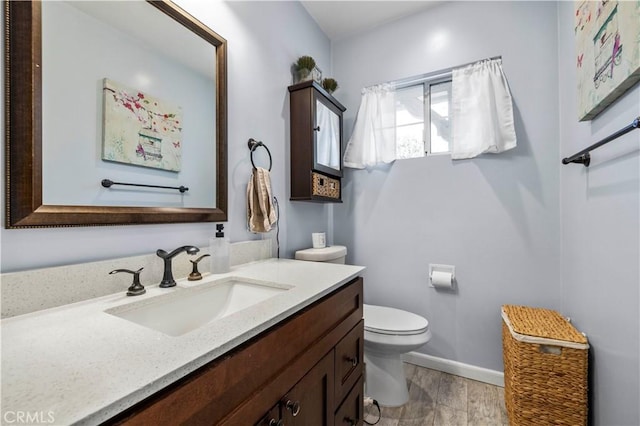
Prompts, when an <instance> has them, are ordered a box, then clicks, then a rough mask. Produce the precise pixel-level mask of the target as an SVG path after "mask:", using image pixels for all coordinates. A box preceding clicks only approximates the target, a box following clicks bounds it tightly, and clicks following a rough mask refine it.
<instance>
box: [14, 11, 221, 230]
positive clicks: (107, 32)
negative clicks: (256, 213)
mask: <svg viewBox="0 0 640 426" xmlns="http://www.w3.org/2000/svg"><path fill="white" fill-rule="evenodd" d="M153 6H155V7H153ZM5 14H6V18H7V19H6V22H8V33H7V34H8V37H6V38H5V43H6V46H5V52H7V54H8V55H7V57H6V59H5V63H6V64H7V66H6V67H5V70H6V73H5V77H6V80H7V81H8V83H9V84H8V90H6V91H5V96H6V98H7V99H6V104H7V105H8V108H7V109H8V111H7V114H6V120H7V122H6V129H7V134H6V138H5V144H6V146H7V153H8V155H7V158H6V172H7V180H8V184H9V191H7V197H6V202H7V204H8V208H7V221H6V226H7V227H40V226H69V225H71V226H74V225H75V226H83V225H84V226H86V225H106V224H131V223H170V222H205V221H224V220H226V217H227V213H226V205H227V188H226V186H227V185H226V173H227V165H226V146H227V141H226V138H227V129H226V41H225V40H224V39H223V38H221V37H220V36H218V35H217V34H216V33H214V32H213V31H212V30H210V29H209V28H207V27H206V26H204V25H203V24H202V23H200V22H199V21H197V20H195V18H193V17H192V16H190V15H189V14H187V13H186V12H185V11H183V10H182V9H180V8H179V7H178V6H176V5H175V4H173V3H172V2H169V1H150V2H94V1H88V2H39V1H32V2H5ZM41 18H42V21H41ZM25 93H32V94H33V96H32V97H29V96H24V94H25ZM102 179H111V180H113V181H118V182H130V183H139V184H149V185H160V186H170V187H179V186H186V187H188V188H189V190H188V191H187V192H185V193H180V192H179V191H168V190H165V189H150V188H136V187H116V186H114V187H112V188H111V189H106V188H103V187H102V186H101V185H100V182H101V181H102Z"/></svg>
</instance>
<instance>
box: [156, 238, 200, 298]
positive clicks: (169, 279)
mask: <svg viewBox="0 0 640 426" xmlns="http://www.w3.org/2000/svg"><path fill="white" fill-rule="evenodd" d="M183 251H186V252H187V253H188V254H191V255H194V254H196V253H198V252H199V251H200V249H199V248H198V247H194V246H182V247H178V248H177V249H175V250H174V251H172V252H171V253H167V252H166V251H164V250H162V249H158V251H156V254H157V255H158V257H160V258H162V260H164V275H163V277H162V281H161V282H160V287H163V288H166V287H174V286H175V285H176V281H175V280H174V279H173V270H172V269H171V259H173V258H174V257H176V256H177V255H179V254H180V253H182V252H183Z"/></svg>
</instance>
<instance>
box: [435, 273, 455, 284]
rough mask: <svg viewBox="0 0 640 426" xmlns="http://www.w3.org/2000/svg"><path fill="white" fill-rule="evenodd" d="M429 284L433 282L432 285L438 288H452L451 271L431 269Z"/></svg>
mask: <svg viewBox="0 0 640 426" xmlns="http://www.w3.org/2000/svg"><path fill="white" fill-rule="evenodd" d="M431 284H433V286H434V287H439V288H452V287H453V275H452V274H451V272H445V271H432V272H431Z"/></svg>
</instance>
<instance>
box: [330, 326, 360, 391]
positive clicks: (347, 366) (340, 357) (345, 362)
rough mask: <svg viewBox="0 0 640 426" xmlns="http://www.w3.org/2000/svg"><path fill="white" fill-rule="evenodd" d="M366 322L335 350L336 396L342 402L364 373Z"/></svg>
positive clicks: (349, 334)
mask: <svg viewBox="0 0 640 426" xmlns="http://www.w3.org/2000/svg"><path fill="white" fill-rule="evenodd" d="M363 351H364V320H361V321H360V322H359V323H358V325H356V326H355V327H353V329H351V331H350V332H349V333H348V334H347V335H346V336H344V338H342V340H340V342H339V343H338V344H337V345H336V349H335V396H336V401H337V402H340V401H342V399H343V398H344V396H345V395H346V394H347V392H349V389H351V388H352V387H353V385H354V384H355V383H356V381H357V380H358V378H359V377H360V376H362V373H363V368H362V365H363V353H364V352H363Z"/></svg>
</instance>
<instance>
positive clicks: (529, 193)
mask: <svg viewBox="0 0 640 426" xmlns="http://www.w3.org/2000/svg"><path fill="white" fill-rule="evenodd" d="M480 16H481V17H482V19H478V17H480ZM556 41H557V31H556V5H555V3H547V2H508V3H505V2H451V3H446V4H443V5H440V6H437V7H435V8H433V9H429V10H428V11H426V12H424V13H421V14H416V15H413V16H411V17H408V18H405V19H402V20H400V21H397V22H395V23H391V24H389V25H386V26H384V27H380V28H378V29H375V30H373V31H371V32H369V33H365V34H362V35H360V36H357V37H353V38H350V39H346V40H343V41H340V42H337V43H334V46H333V55H334V57H333V61H334V73H335V75H336V79H337V80H338V81H339V82H340V84H341V86H342V87H343V88H344V89H340V91H338V92H337V96H338V97H339V98H340V100H341V101H343V102H344V103H345V106H346V107H347V118H346V122H347V125H346V127H347V129H346V134H347V135H350V133H351V127H352V125H353V121H354V117H355V114H356V111H357V109H358V105H359V101H360V88H361V87H363V86H367V85H371V84H375V83H379V82H384V81H389V80H394V79H398V78H402V77H409V76H412V75H418V74H423V73H427V72H431V71H437V70H440V69H444V68H448V67H452V66H455V65H459V64H464V63H467V62H471V61H475V60H479V59H484V58H487V57H491V56H496V55H502V60H503V66H504V70H505V73H506V75H507V79H508V81H509V85H510V87H511V91H512V94H513V97H514V103H515V123H516V133H517V138H518V147H517V148H516V149H514V150H512V151H509V152H507V153H504V154H500V155H495V156H494V155H485V156H482V157H480V158H477V159H472V160H465V161H455V162H453V161H452V160H451V158H450V156H448V155H440V156H432V157H427V158H420V159H411V160H399V161H396V162H395V163H394V164H393V165H391V166H385V167H380V168H378V169H374V170H371V171H353V170H349V171H347V173H346V178H345V184H344V190H345V197H344V198H345V200H346V202H345V203H344V205H341V206H337V207H336V209H335V219H334V220H335V235H334V240H335V242H336V243H337V244H340V243H342V244H345V245H347V246H348V247H349V250H350V252H349V259H348V260H349V261H350V262H352V263H355V264H359V265H364V266H366V267H367V271H366V275H365V302H367V303H373V304H376V303H378V304H386V305H389V306H395V307H399V308H403V309H407V310H410V311H413V312H416V313H418V314H421V315H424V316H425V317H426V318H428V319H429V322H430V325H431V327H432V330H433V338H432V340H431V341H430V342H429V343H428V344H427V345H426V346H425V347H423V348H422V349H420V351H421V352H424V353H427V354H430V355H434V356H438V357H442V358H446V359H450V360H455V361H460V362H464V363H468V364H472V365H475V366H480V367H485V368H490V369H494V370H500V371H501V370H502V355H501V353H502V349H501V336H500V321H501V320H500V306H501V305H502V304H507V303H512V304H527V305H534V306H536V305H543V306H548V307H551V308H559V307H560V305H559V296H560V262H559V248H560V239H559V235H560V214H559V212H560V209H559V192H558V188H559V173H560V172H559V168H558V162H559V152H558V100H557V91H558V84H557V79H556V78H554V77H553V76H555V75H556V73H557V54H556V48H555V44H556ZM429 263H445V264H453V265H455V266H456V273H457V277H458V284H459V291H458V293H457V294H448V293H443V292H436V291H434V289H433V288H430V287H428V265H429Z"/></svg>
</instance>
